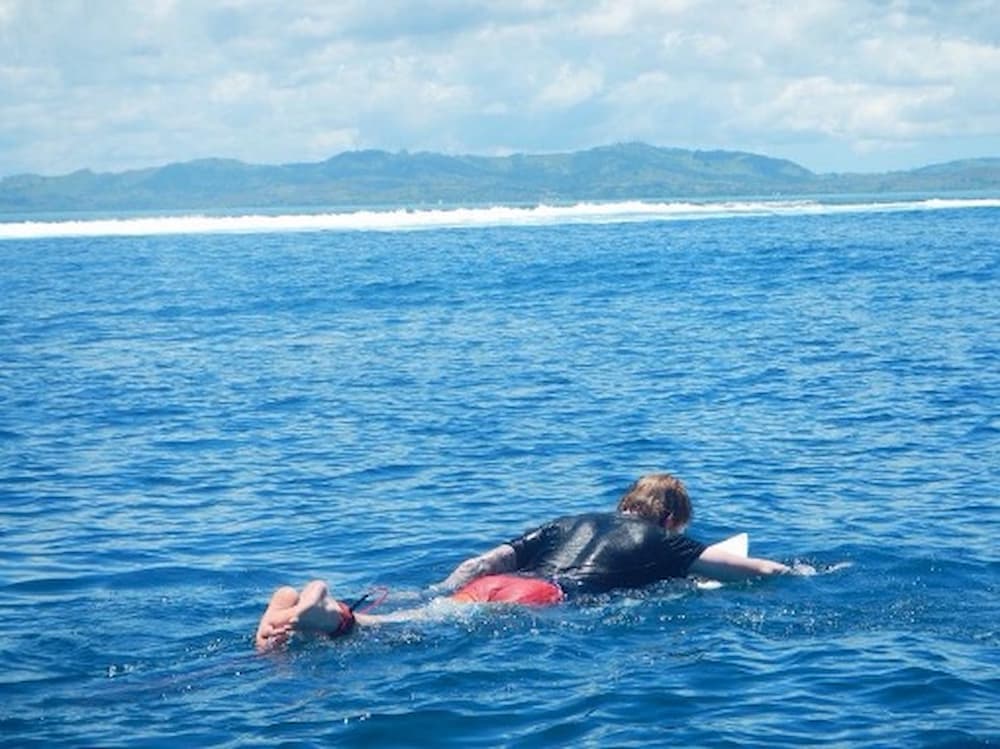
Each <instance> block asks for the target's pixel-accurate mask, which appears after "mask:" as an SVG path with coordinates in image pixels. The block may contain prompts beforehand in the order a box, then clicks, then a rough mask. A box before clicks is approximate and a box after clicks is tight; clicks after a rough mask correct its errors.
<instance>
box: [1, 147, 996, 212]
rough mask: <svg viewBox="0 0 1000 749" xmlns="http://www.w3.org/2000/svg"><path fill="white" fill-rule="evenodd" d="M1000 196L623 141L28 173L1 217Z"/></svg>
mask: <svg viewBox="0 0 1000 749" xmlns="http://www.w3.org/2000/svg"><path fill="white" fill-rule="evenodd" d="M995 189H1000V159H995V158H989V159H971V160H967V161H957V162H951V163H948V164H937V165H933V166H928V167H924V168H921V169H914V170H911V171H904V172H889V173H885V174H826V175H818V174H814V173H813V172H810V171H809V170H808V169H805V168H803V167H801V166H799V165H798V164H795V163H793V162H791V161H787V160H783V159H773V158H769V157H767V156H760V155H758V154H752V153H744V152H739V151H690V150H684V149H678V148H657V147H654V146H649V145H646V144H643V143H623V144H618V145H613V146H602V147H599V148H592V149H589V150H585V151H577V152H572V153H553V154H515V155H512V156H502V157H485V156H447V155H443V154H435V153H407V152H401V153H389V152H386V151H377V150H369V151H350V152H345V153H341V154H337V155H336V156H333V157H332V158H330V159H327V160H326V161H322V162H318V163H305V164H283V165H279V166H264V165H254V164H246V163H243V162H240V161H235V160H231V159H200V160H197V161H189V162H184V163H176V164H168V165H166V166H162V167H155V168H149V169H139V170H132V171H127V172H120V173H103V174H98V173H95V172H92V171H90V170H82V171H78V172H74V173H72V174H68V175H64V176H58V177H42V176H37V175H17V176H12V177H7V178H5V179H3V180H0V212H5V213H25V212H42V211H60V212H61V211H74V210H78V211H123V210H124V211H130V210H219V209H252V208H261V209H266V208H275V207H281V206H296V207H318V206H360V205H367V206H378V205H408V206H422V205H433V204H438V203H446V204H455V203H462V204H484V203H515V204H517V203H529V204H530V203H537V202H539V201H548V202H567V201H578V200H622V199H646V200H651V199H675V198H698V197H725V196H737V195H738V196H748V195H757V196H770V195H775V194H795V195H808V194H811V193H813V194H814V193H849V192H855V193H856V192H865V193H891V192H943V191H977V190H995Z"/></svg>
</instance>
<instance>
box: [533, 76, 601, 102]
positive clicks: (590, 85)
mask: <svg viewBox="0 0 1000 749" xmlns="http://www.w3.org/2000/svg"><path fill="white" fill-rule="evenodd" d="M603 80H604V79H603V76H602V75H601V73H600V71H598V70H590V69H574V68H572V67H570V66H569V65H560V66H559V69H558V70H557V71H556V72H555V75H554V76H553V78H552V80H551V81H549V82H548V83H547V84H545V85H544V86H543V87H542V89H541V91H539V92H538V95H537V96H536V97H535V103H536V104H538V105H540V106H541V107H542V108H545V107H548V106H553V107H557V108H565V107H571V106H573V105H574V104H579V103H580V102H582V101H586V100H587V99H590V98H591V97H592V96H594V95H595V94H597V93H599V92H600V91H601V88H602V84H603Z"/></svg>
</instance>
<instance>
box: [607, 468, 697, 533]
mask: <svg viewBox="0 0 1000 749" xmlns="http://www.w3.org/2000/svg"><path fill="white" fill-rule="evenodd" d="M618 512H628V513H632V514H634V515H638V516H640V517H642V518H645V519H646V520H649V521H650V522H652V523H656V524H657V525H663V526H666V527H668V528H669V529H672V528H680V527H683V526H685V525H687V524H688V523H689V522H691V514H692V513H691V499H690V497H688V493H687V489H685V488H684V484H683V483H682V482H681V480H680V479H678V478H674V477H673V476H671V475H670V474H669V473H651V474H648V475H646V476H641V477H640V478H639V479H638V480H637V481H636V482H635V483H634V484H632V486H630V487H629V488H628V491H626V492H625V494H623V495H622V498H621V499H620V500H618ZM668 522H669V526H668V525H667V523H668Z"/></svg>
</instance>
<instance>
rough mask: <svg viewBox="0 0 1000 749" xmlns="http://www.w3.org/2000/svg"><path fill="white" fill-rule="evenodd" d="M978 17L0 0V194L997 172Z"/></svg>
mask: <svg viewBox="0 0 1000 749" xmlns="http://www.w3.org/2000/svg"><path fill="white" fill-rule="evenodd" d="M998 92H1000V2H998V1H997V0H953V1H951V2H944V1H943V0H942V1H941V2H934V1H933V0H910V1H904V0H795V1H794V2H792V1H791V0H789V1H788V2H786V1H785V0H781V1H777V0H775V1H773V2H772V1H770V0H766V1H763V0H762V1H759V2H751V1H750V0H711V1H710V0H611V1H609V2H604V1H603V0H601V1H597V0H595V1H588V0H491V1H487V0H479V1H476V0H466V1H459V0H425V1H424V2H415V1H414V2H406V1H404V0H339V1H338V0H213V1H212V2H208V1H204V2H203V1H202V0H143V1H142V2H131V1H130V0H0V176H4V175H9V174H15V173H20V172H35V173H41V174H62V173H66V172H70V171H73V170H76V169H80V168H91V169H94V170H95V171H120V170H124V169H130V168H138V167H146V166H156V165H160V164H164V163H168V162H172V161H183V160H188V159H194V158H201V157H209V156H218V157H229V158H237V159H241V160H243V161H248V162H253V163H267V164H277V163H285V162H295V161H320V160H323V159H325V158H328V157H329V156H331V155H333V154H335V153H339V152H341V151H345V150H353V149H360V148H382V149H386V150H390V151H398V150H404V149H405V150H409V151H422V150H429V151H440V152H445V153H475V154H483V155H497V154H508V153H513V152H527V153H534V152H552V151H569V150H577V149H581V148H588V147H591V146H596V145H604V144H609V143H615V142H621V141H632V140H641V141H645V142H647V143H652V144H654V145H660V146H676V147H682V148H702V149H714V148H723V149H733V150H745V151H753V152H756V153H763V154H767V155H770V156H776V157H781V158H788V159H792V160H794V161H796V162H798V163H800V164H802V165H803V166H805V167H807V168H809V169H812V170H814V171H817V172H831V171H837V172H842V171H882V170H888V169H899V168H909V167H914V166H921V165H924V164H929V163H934V162H941V161H948V160H952V159H958V158H966V157H973V156H1000V93H998Z"/></svg>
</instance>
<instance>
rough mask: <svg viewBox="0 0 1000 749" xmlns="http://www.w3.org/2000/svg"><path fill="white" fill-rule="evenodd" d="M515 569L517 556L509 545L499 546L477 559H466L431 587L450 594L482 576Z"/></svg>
mask: <svg viewBox="0 0 1000 749" xmlns="http://www.w3.org/2000/svg"><path fill="white" fill-rule="evenodd" d="M515 569H517V554H516V553H515V552H514V547H513V546H511V545H510V544H500V545H499V546H497V547H496V548H493V549H490V550H489V551H487V552H486V553H485V554H480V555H479V556H478V557H472V558H471V559H466V560H465V561H464V562H462V563H461V564H460V565H458V567H456V568H455V571H454V572H452V573H451V574H450V575H448V577H446V578H445V579H444V580H442V581H441V582H439V583H438V584H437V585H433V586H431V587H432V589H433V590H436V591H441V592H450V591H453V590H456V589H458V588H461V587H462V586H463V585H465V584H466V583H467V582H469V581H470V580H475V579H476V578H477V577H482V576H483V575H495V574H497V573H500V572H511V571H513V570H515Z"/></svg>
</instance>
